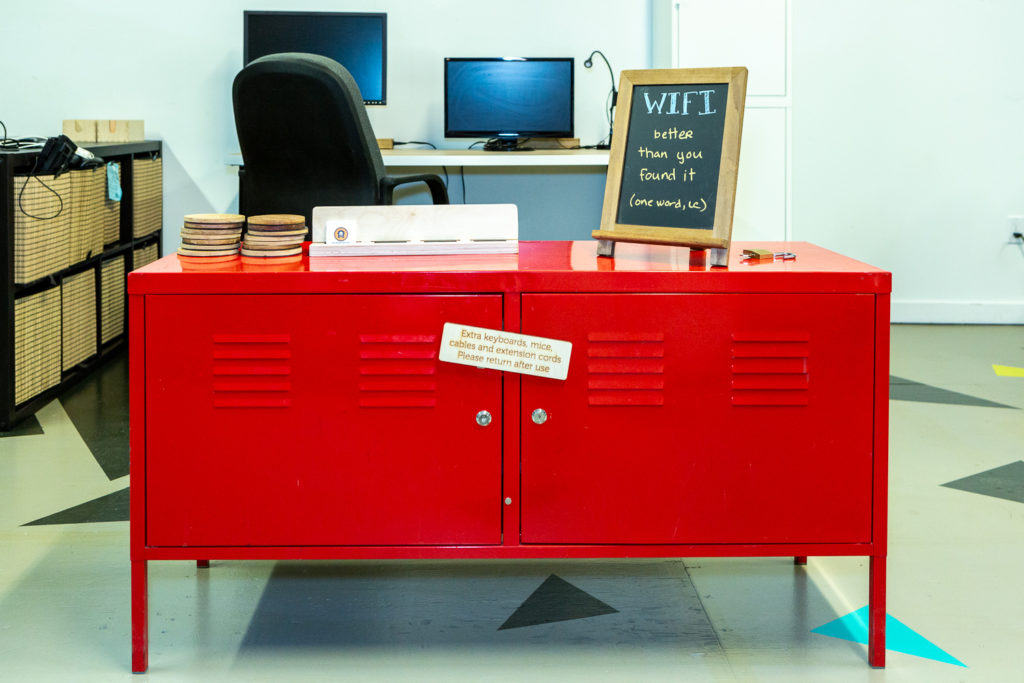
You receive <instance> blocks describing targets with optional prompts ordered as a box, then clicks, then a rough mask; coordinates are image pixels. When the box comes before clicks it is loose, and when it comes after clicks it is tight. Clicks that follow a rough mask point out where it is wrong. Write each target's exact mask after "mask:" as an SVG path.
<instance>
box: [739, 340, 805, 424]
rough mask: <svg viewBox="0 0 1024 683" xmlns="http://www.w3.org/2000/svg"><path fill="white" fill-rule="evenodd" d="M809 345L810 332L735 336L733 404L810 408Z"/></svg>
mask: <svg viewBox="0 0 1024 683" xmlns="http://www.w3.org/2000/svg"><path fill="white" fill-rule="evenodd" d="M809 342H810V335H809V334H807V333H806V332H784V333H765V332H760V333H734V334H733V335H732V404H733V405H734V406H805V405H807V401H808V386H809V377H808V374H807V359H808V351H809V346H810V343H809Z"/></svg>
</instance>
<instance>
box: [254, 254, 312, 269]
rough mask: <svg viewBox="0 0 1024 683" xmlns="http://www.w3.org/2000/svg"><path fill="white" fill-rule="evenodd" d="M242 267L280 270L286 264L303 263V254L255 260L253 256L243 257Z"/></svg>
mask: <svg viewBox="0 0 1024 683" xmlns="http://www.w3.org/2000/svg"><path fill="white" fill-rule="evenodd" d="M241 260H242V265H243V266H248V267H250V268H258V267H260V266H262V267H264V268H280V267H281V266H283V265H285V264H299V263H302V254H296V255H294V256H275V257H274V258H272V259H270V258H254V257H251V256H242V257H241ZM300 269H301V268H295V267H292V268H289V269H288V270H300Z"/></svg>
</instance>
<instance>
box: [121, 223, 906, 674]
mask: <svg viewBox="0 0 1024 683" xmlns="http://www.w3.org/2000/svg"><path fill="white" fill-rule="evenodd" d="M744 246H746V245H743V244H737V245H733V249H732V252H733V255H732V260H731V262H730V264H729V266H728V267H727V268H710V267H708V266H707V265H706V263H703V262H702V260H701V259H700V258H699V257H698V255H697V254H693V253H687V251H686V250H685V249H678V248H672V247H659V246H653V245H631V244H619V245H617V247H616V255H615V258H600V257H598V256H597V254H596V242H574V243H567V242H523V243H521V244H520V252H519V254H501V255H453V256H446V257H437V256H431V257H403V258H393V257H364V258H325V259H318V260H313V261H311V260H310V259H308V257H305V256H304V257H302V258H301V259H300V260H297V261H295V262H285V263H281V264H279V265H277V264H275V263H270V262H269V261H274V260H273V259H267V261H268V263H264V262H262V261H257V262H255V263H254V262H253V261H252V260H247V259H244V258H242V259H237V260H235V261H231V262H223V263H222V262H216V263H213V264H209V265H207V264H206V263H204V262H202V261H199V262H196V261H195V260H180V259H177V258H176V257H174V256H169V257H166V258H164V259H161V260H159V261H157V262H156V263H153V264H150V265H149V266H146V267H145V268H143V269H141V270H140V271H136V272H134V273H132V274H130V275H129V277H128V290H129V294H130V297H129V313H130V316H129V326H130V346H129V352H130V367H131V395H130V400H131V427H132V429H131V449H132V471H131V477H132V486H131V494H132V500H131V518H132V524H131V559H132V643H133V659H132V668H133V670H134V671H144V670H145V669H146V666H147V661H148V660H147V647H148V641H147V637H148V636H147V634H148V621H147V620H148V607H147V581H148V579H147V563H148V561H150V560H174V559H176V560H208V559H211V558H213V559H236V560H245V559H393V558H540V557H549V558H571V557H701V556H771V555H775V556H786V555H788V556H794V557H797V558H798V560H799V559H801V558H804V557H805V556H807V555H859V556H869V557H870V569H869V576H870V588H869V604H870V614H869V661H870V662H871V664H872V665H874V666H882V665H884V662H885V561H886V560H885V558H886V552H887V540H886V536H887V534H886V498H887V434H888V412H887V406H888V401H887V398H888V395H887V386H888V352H889V339H888V324H889V292H890V289H891V278H890V275H889V273H886V272H884V271H880V270H879V269H877V268H873V267H871V266H868V265H865V264H863V263H859V262H857V261H854V260H852V259H849V258H846V257H843V256H841V255H839V254H835V253H833V252H830V251H828V250H825V249H821V248H820V247H815V246H814V245H810V244H806V243H780V244H775V245H766V244H756V245H750V246H756V247H765V248H772V249H773V250H775V251H792V252H795V253H796V254H797V258H796V259H795V260H786V261H781V260H780V261H748V262H744V261H741V260H740V258H739V252H740V250H741V249H742V248H743V247H744ZM446 322H454V323H462V324H466V325H473V326H478V327H485V328H491V329H498V330H505V331H508V332H521V333H526V334H531V335H537V336H542V337H551V338H555V339H562V340H568V341H571V342H572V343H573V351H572V358H571V362H570V367H569V374H568V378H567V379H566V380H565V381H561V380H553V379H547V378H538V377H533V376H526V375H517V374H512V373H501V372H498V371H495V370H487V369H480V368H474V367H467V366H462V365H454V364H450V363H440V362H438V360H437V352H438V350H439V343H440V337H441V334H442V329H443V325H444V323H446ZM537 409H542V410H543V411H544V413H543V415H541V413H537V419H536V420H535V419H534V411H535V410H537ZM481 411H486V412H487V413H488V414H489V417H490V421H489V423H488V421H487V420H486V419H481V420H479V421H478V419H477V416H478V414H479V413H481Z"/></svg>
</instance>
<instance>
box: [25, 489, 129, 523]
mask: <svg viewBox="0 0 1024 683" xmlns="http://www.w3.org/2000/svg"><path fill="white" fill-rule="evenodd" d="M128 498H129V496H128V489H127V488H123V489H121V490H120V491H114V492H113V493H108V494H107V495H105V496H100V497H99V498H94V499H92V500H90V501H87V502H85V503H82V504H81V505H76V506H74V507H70V508H68V509H67V510H62V511H61V512H55V513H54V514H52V515H47V516H46V517H42V518H40V519H37V520H35V521H34V522H28V523H26V524H23V525H22V526H37V525H43V524H86V523H88V522H127V521H128Z"/></svg>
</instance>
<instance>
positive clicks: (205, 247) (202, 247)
mask: <svg viewBox="0 0 1024 683" xmlns="http://www.w3.org/2000/svg"><path fill="white" fill-rule="evenodd" d="M181 246H183V247H185V248H187V249H191V250H192V251H224V250H225V249H237V248H238V242H237V241H236V242H229V243H228V244H194V243H191V242H185V241H184V240H182V245H181Z"/></svg>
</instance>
